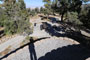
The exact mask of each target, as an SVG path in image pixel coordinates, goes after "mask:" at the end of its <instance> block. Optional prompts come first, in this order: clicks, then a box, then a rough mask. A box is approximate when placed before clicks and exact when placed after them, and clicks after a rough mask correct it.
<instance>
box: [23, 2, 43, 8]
mask: <svg viewBox="0 0 90 60" xmlns="http://www.w3.org/2000/svg"><path fill="white" fill-rule="evenodd" d="M24 1H25V3H26V7H27V8H35V7H41V6H44V3H43V2H42V0H24Z"/></svg>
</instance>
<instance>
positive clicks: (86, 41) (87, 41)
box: [42, 23, 90, 47]
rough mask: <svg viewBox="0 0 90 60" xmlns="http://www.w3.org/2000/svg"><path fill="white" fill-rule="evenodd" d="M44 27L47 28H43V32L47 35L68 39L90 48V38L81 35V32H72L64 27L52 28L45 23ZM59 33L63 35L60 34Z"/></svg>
mask: <svg viewBox="0 0 90 60" xmlns="http://www.w3.org/2000/svg"><path fill="white" fill-rule="evenodd" d="M42 25H43V24H42ZM46 26H47V27H46V28H45V31H46V32H47V33H49V34H50V35H51V36H56V37H68V38H71V39H73V40H75V41H78V42H79V43H81V44H83V45H84V46H87V47H90V37H87V36H84V35H82V34H81V32H78V31H74V30H73V29H71V28H69V27H68V26H64V25H60V26H52V25H51V24H49V23H46ZM60 31H61V32H64V33H60Z"/></svg>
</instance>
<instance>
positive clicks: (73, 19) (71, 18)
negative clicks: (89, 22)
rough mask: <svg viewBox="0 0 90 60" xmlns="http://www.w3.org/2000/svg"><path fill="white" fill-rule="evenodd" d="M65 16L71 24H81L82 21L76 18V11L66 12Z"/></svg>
mask: <svg viewBox="0 0 90 60" xmlns="http://www.w3.org/2000/svg"><path fill="white" fill-rule="evenodd" d="M66 18H67V19H66V21H67V22H69V23H72V24H73V25H82V22H81V21H80V20H79V19H78V13H77V12H67V15H66Z"/></svg>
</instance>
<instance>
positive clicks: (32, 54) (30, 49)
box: [29, 37, 37, 60]
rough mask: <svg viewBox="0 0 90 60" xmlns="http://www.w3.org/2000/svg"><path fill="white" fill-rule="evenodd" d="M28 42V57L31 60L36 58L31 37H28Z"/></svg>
mask: <svg viewBox="0 0 90 60" xmlns="http://www.w3.org/2000/svg"><path fill="white" fill-rule="evenodd" d="M30 42H31V44H30V45H29V52H30V58H31V60H37V56H36V51H35V46H34V40H33V38H32V37H31V39H30Z"/></svg>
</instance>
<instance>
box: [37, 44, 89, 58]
mask: <svg viewBox="0 0 90 60" xmlns="http://www.w3.org/2000/svg"><path fill="white" fill-rule="evenodd" d="M87 58H90V51H88V50H86V49H85V48H83V47H81V45H68V46H64V47H61V48H57V49H55V50H52V51H51V52H48V53H46V54H45V56H42V57H40V58H39V59H38V60H86V59H87Z"/></svg>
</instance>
